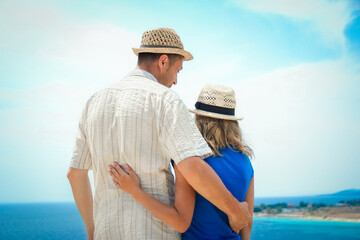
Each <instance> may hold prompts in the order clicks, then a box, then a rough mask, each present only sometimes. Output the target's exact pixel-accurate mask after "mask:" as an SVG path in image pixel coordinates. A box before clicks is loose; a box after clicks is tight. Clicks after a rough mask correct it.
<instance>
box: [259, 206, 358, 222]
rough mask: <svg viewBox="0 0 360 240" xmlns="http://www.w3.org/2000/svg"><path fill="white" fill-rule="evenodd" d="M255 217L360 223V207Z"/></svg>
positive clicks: (331, 208)
mask: <svg viewBox="0 0 360 240" xmlns="http://www.w3.org/2000/svg"><path fill="white" fill-rule="evenodd" d="M254 217H283V218H301V219H309V220H320V221H334V222H356V223H360V207H325V208H322V209H318V210H315V211H298V212H291V213H279V214H266V213H254Z"/></svg>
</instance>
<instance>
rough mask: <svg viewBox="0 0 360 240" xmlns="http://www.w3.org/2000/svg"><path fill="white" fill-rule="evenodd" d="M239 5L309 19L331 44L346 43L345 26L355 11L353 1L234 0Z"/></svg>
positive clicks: (297, 18)
mask: <svg viewBox="0 0 360 240" xmlns="http://www.w3.org/2000/svg"><path fill="white" fill-rule="evenodd" d="M232 2H233V3H235V4H236V5H238V6H239V7H243V8H247V9H250V10H253V11H257V12H263V13H275V14H280V15H283V16H286V17H289V18H291V19H293V20H295V21H309V22H311V23H312V24H314V26H315V29H316V30H317V31H318V32H320V33H321V35H322V37H323V40H324V41H325V42H328V43H330V44H332V43H340V44H341V45H344V44H345V37H344V28H345V26H346V25H347V24H348V23H349V22H350V21H351V14H352V11H354V9H352V8H353V6H351V1H330V0H303V1H294V0H293V1H289V0H252V1H247V0H232Z"/></svg>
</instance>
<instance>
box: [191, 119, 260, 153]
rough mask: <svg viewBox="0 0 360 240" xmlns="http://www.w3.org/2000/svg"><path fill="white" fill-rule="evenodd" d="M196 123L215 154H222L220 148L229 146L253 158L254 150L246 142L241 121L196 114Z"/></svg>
mask: <svg viewBox="0 0 360 240" xmlns="http://www.w3.org/2000/svg"><path fill="white" fill-rule="evenodd" d="M195 123H196V125H197V127H198V128H199V130H200V132H201V134H202V136H203V137H204V139H205V140H206V142H207V143H208V145H209V147H210V148H211V150H212V151H213V153H214V154H215V156H222V155H221V154H220V151H219V150H220V149H225V148H226V147H229V148H230V149H232V150H234V149H235V150H237V151H239V152H242V153H244V154H246V155H247V156H248V157H249V158H253V156H254V152H253V150H252V149H251V148H250V147H249V146H248V145H247V144H246V143H245V142H244V140H243V138H242V133H241V129H240V127H239V123H238V122H237V121H233V120H224V119H217V118H211V117H205V116H201V115H197V114H196V115H195Z"/></svg>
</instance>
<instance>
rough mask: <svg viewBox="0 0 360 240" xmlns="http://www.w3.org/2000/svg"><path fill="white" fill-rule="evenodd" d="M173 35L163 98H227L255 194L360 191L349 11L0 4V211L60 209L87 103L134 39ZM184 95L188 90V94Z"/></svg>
mask: <svg viewBox="0 0 360 240" xmlns="http://www.w3.org/2000/svg"><path fill="white" fill-rule="evenodd" d="M157 27H171V28H174V29H175V30H176V31H177V32H178V33H179V35H180V36H181V38H182V40H183V43H184V46H185V48H186V49H187V50H188V51H190V52H191V53H192V54H193V55H194V60H193V61H190V62H186V63H184V69H183V71H181V73H180V74H179V79H178V80H179V81H178V85H177V86H175V87H174V90H175V91H176V92H177V93H179V95H180V96H181V97H182V98H183V99H184V102H185V103H186V105H187V106H188V107H192V106H193V104H194V102H195V101H196V99H197V95H198V93H199V92H200V90H201V88H202V87H203V86H204V85H205V84H206V83H212V84H223V85H226V86H229V87H232V88H234V89H235V92H236V94H237V101H238V106H237V114H238V115H241V116H243V117H244V120H243V121H241V123H240V125H241V127H242V129H243V132H244V135H245V137H246V139H247V141H248V142H249V144H250V145H251V146H252V148H253V149H254V151H255V155H256V158H255V159H254V161H253V165H254V168H255V184H256V185H255V186H256V187H255V194H256V196H294V195H309V194H318V193H331V192H336V191H339V190H343V189H347V188H360V175H359V174H358V170H359V169H360V161H359V158H360V148H359V147H358V139H359V137H360V125H359V123H360V108H359V107H358V106H359V104H360V2H359V1H347V0H342V1H334V0H331V1H326V0H304V1H286V0H267V1H265V0H254V1H245V0H228V1H151V4H149V2H148V1H76V2H74V1H68V0H65V1H55V0H53V1H17V0H15V1H10V0H5V1H1V3H0V66H1V71H0V131H1V133H2V134H1V135H0V193H1V194H0V202H39V201H72V195H71V189H70V186H69V184H68V182H67V179H66V171H67V168H68V165H69V161H70V157H71V154H72V148H73V144H74V138H75V133H76V127H77V122H78V119H79V116H80V113H81V110H82V107H83V105H84V103H85V101H86V100H87V98H88V97H89V96H90V95H91V94H92V93H93V92H95V91H97V90H99V89H101V88H103V87H105V86H107V85H109V84H111V83H112V82H114V81H117V80H119V79H121V77H122V76H124V75H125V74H126V73H127V72H129V71H130V70H132V69H133V68H134V67H135V65H136V57H135V55H134V54H133V53H132V51H131V48H132V47H137V46H138V45H139V44H140V39H141V35H142V33H143V32H144V31H146V30H149V29H153V28H157ZM189 89H191V91H189Z"/></svg>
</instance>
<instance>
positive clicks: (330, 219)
mask: <svg viewBox="0 0 360 240" xmlns="http://www.w3.org/2000/svg"><path fill="white" fill-rule="evenodd" d="M307 214H308V212H292V213H279V214H266V213H254V217H275V218H294V219H304V220H313V221H327V222H349V223H360V217H359V218H346V217H340V216H326V215H322V216H309V215H307Z"/></svg>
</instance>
